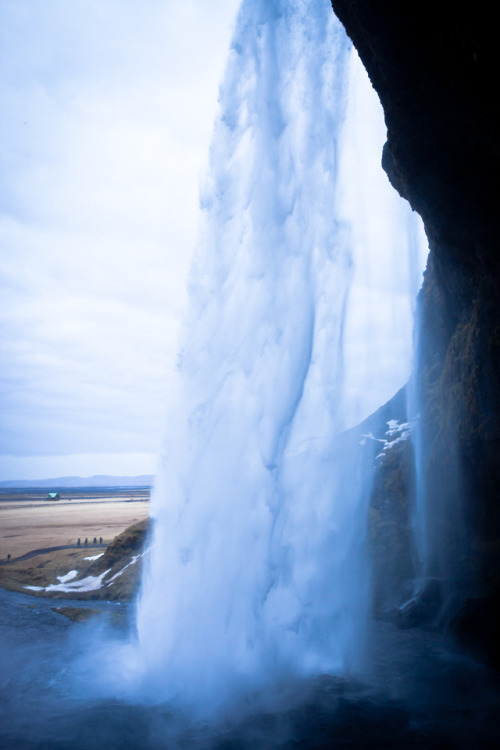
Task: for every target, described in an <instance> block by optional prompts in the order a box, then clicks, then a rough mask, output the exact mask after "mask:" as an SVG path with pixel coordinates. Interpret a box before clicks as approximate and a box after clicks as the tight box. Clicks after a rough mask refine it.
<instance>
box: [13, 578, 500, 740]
mask: <svg viewBox="0 0 500 750" xmlns="http://www.w3.org/2000/svg"><path fill="white" fill-rule="evenodd" d="M75 604H77V606H79V607H82V606H85V605H84V604H83V603H82V602H78V603H75ZM53 606H54V604H53V601H51V600H47V599H32V598H30V597H28V596H25V595H21V594H16V593H10V592H2V591H0V650H1V654H0V656H1V659H0V679H1V684H2V702H1V704H0V747H2V748H9V750H11V749H12V748H16V750H34V748H37V750H39V749H40V748H42V749H43V750H49V748H50V749H51V750H62V749H63V748H64V749H65V750H66V749H67V748H68V747H72V748H74V749H75V750H80V749H82V750H83V748H88V747H108V748H111V749H112V750H114V749H115V748H116V749H118V748H120V750H129V749H130V750H139V749H140V750H173V749H176V748H186V749H187V748H189V749H190V750H191V748H194V749H195V750H198V749H202V748H203V750H208V749H209V748H210V749H215V748H218V749H219V750H222V748H224V750H236V748H238V750H247V749H248V750H249V749H250V748H259V750H260V749H263V750H267V749H269V750H271V748H272V749H275V750H285V749H286V750H291V749H292V748H308V749H311V750H312V748H331V747H349V748H357V747H359V748H367V747H373V748H380V747H387V748H400V747H408V748H415V750H417V748H443V747H450V748H451V747H452V748H464V749H465V748H467V749H468V750H469V748H471V747H478V746H481V747H486V748H489V747H496V746H498V743H499V742H500V717H499V716H498V701H499V699H500V680H499V678H498V676H497V675H496V674H495V673H494V672H493V671H491V670H489V669H487V668H485V667H484V666H482V665H480V664H478V663H476V662H474V661H473V660H471V659H470V658H466V657H464V656H463V655H461V654H460V653H459V652H457V651H456V649H455V648H454V647H453V644H452V643H451V642H449V641H448V640H447V639H445V638H444V637H443V635H442V634H440V633H438V632H436V631H434V632H432V631H426V630H424V629H422V628H420V629H419V628H414V629H411V630H399V629H397V628H396V627H395V626H394V625H393V624H391V623H378V624H374V625H373V629H372V633H371V637H370V649H369V650H370V653H371V655H372V656H371V662H370V663H369V664H367V668H366V673H365V674H363V675H358V676H351V677H349V678H348V679H343V678H339V677H335V676H332V675H320V676H318V677H316V678H314V679H310V680H302V681H299V680H296V681H295V682H294V683H293V684H292V683H290V682H286V681H285V682H284V683H283V684H282V685H281V686H280V687H279V688H278V689H276V690H274V691H272V692H270V693H269V694H268V695H263V694H261V695H260V696H255V695H254V696H248V701H247V702H246V705H245V706H239V707H238V709H237V710H236V711H235V712H233V713H231V712H230V713H228V714H227V715H225V716H224V717H221V718H220V719H219V720H218V721H211V722H207V721H204V720H192V719H190V718H189V716H188V715H187V714H186V712H185V711H181V710H180V709H178V708H177V709H176V708H175V707H174V706H172V705H166V704H156V705H155V704H153V703H151V702H147V701H145V700H142V699H141V698H140V691H139V693H138V695H137V697H136V699H134V698H133V697H130V696H129V698H128V699H124V700H120V699H117V698H116V697H114V698H109V697H107V694H106V690H105V689H104V688H103V683H102V677H103V674H105V672H106V669H109V667H110V664H112V662H109V663H107V662H106V658H105V657H106V654H107V657H108V658H109V657H110V655H111V653H112V649H113V647H114V646H116V644H117V643H126V642H128V640H129V639H130V638H133V632H131V630H130V622H131V620H130V612H131V610H130V609H129V610H127V611H128V613H129V617H127V613H126V612H124V619H125V620H126V621H128V623H129V627H127V626H126V625H122V627H121V628H120V629H119V630H117V628H116V627H115V626H113V625H112V620H110V618H111V617H112V615H113V613H115V612H116V611H117V610H118V609H121V607H120V606H119V605H117V604H116V603H106V602H102V603H101V602H92V603H89V607H90V606H91V607H92V608H94V609H96V608H101V609H102V613H103V614H102V616H103V617H104V622H107V623H108V625H107V628H108V629H107V630H104V629H103V624H102V622H103V621H101V623H100V624H99V621H98V619H97V620H96V618H92V620H90V621H89V623H88V624H76V625H75V624H72V623H71V622H70V621H69V620H68V619H67V618H66V617H63V616H62V615H60V614H57V613H55V612H54V611H53V609H52V608H53ZM125 609H126V608H125ZM104 636H106V638H107V641H106V638H104ZM98 643H99V644H100V648H99V649H97V648H96V645H97V644H98ZM106 645H107V649H106V648H103V646H104V647H106Z"/></svg>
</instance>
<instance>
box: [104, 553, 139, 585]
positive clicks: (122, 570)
mask: <svg viewBox="0 0 500 750" xmlns="http://www.w3.org/2000/svg"><path fill="white" fill-rule="evenodd" d="M140 557H142V555H134V556H133V557H132V559H131V561H130V562H129V563H127V564H126V565H125V567H124V568H122V569H121V570H119V571H118V573H115V574H114V576H112V577H111V578H110V579H109V581H106V584H107V585H108V586H111V584H112V583H113V581H114V580H115V578H118V576H121V575H122V573H124V572H125V571H126V570H127V568H130V566H131V565H134V564H135V563H136V562H137V560H138V559H139V558H140Z"/></svg>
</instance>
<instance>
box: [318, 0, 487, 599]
mask: <svg viewBox="0 0 500 750" xmlns="http://www.w3.org/2000/svg"><path fill="white" fill-rule="evenodd" d="M332 6H333V9H334V12H335V13H336V15H337V16H338V18H339V19H340V21H341V22H342V23H343V25H344V26H345V29H346V31H347V34H348V35H349V37H350V38H351V39H352V41H353V43H354V45H355V47H356V48H357V50H358V53H359V55H360V57H361V60H362V61H363V64H364V65H365V67H366V69H367V72H368V75H369V77H370V80H371V82H372V84H373V86H374V88H375V90H376V91H377V93H378V95H379V98H380V101H381V103H382V106H383V109H384V114H385V121H386V125H387V142H386V144H385V146H384V150H383V154H382V166H383V167H384V169H385V171H386V172H387V174H388V177H389V179H390V181H391V183H392V185H393V186H394V187H395V189H396V190H398V192H399V193H400V194H401V195H402V196H403V197H404V198H406V199H407V200H408V201H409V202H410V204H411V206H412V208H413V209H414V210H415V211H418V213H419V214H420V215H421V217H422V219H423V222H424V226H425V229H426V233H427V237H428V240H429V247H430V254H429V261H428V267H427V270H426V273H425V276H424V283H423V287H422V290H421V292H420V295H419V300H418V307H419V321H420V323H419V325H420V330H419V337H418V366H417V370H416V372H415V373H414V376H415V378H416V382H417V388H418V390H419V396H420V401H421V426H422V435H423V445H424V451H423V473H422V474H423V476H422V481H423V485H424V489H425V493H426V495H427V507H428V515H429V519H430V522H429V543H430V547H431V572H432V573H434V574H436V575H440V576H443V577H448V578H453V577H454V578H460V579H461V580H462V581H464V582H466V585H467V587H468V590H469V593H470V594H472V595H475V596H478V595H486V596H489V597H493V598H495V597H496V600H497V602H500V283H499V282H500V252H499V247H498V245H499V240H498V220H497V212H498V205H499V200H498V198H499V195H498V193H499V178H498V175H499V166H500V164H499V162H500V107H499V106H498V97H497V87H498V72H499V66H498V62H497V54H496V44H495V42H496V40H495V38H494V37H495V35H496V28H495V23H494V18H493V10H492V7H493V6H492V5H491V4H490V3H486V2H482V1H479V2H476V3H474V4H462V5H459V4H456V3H452V2H449V1H446V2H444V1H443V0H434V1H433V2H430V1H429V0H422V1H421V2H419V3H409V2H408V3H404V2H401V0H332Z"/></svg>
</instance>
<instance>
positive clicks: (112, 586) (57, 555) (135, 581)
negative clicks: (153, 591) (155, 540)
mask: <svg viewBox="0 0 500 750" xmlns="http://www.w3.org/2000/svg"><path fill="white" fill-rule="evenodd" d="M148 528H149V520H148V519H143V520H142V521H139V522H138V523H136V524H133V525H132V526H131V527H129V528H127V529H126V530H125V531H124V532H122V533H121V534H119V535H118V536H117V537H116V538H115V539H114V541H113V542H112V544H110V545H109V546H108V547H104V546H102V547H99V546H96V547H95V546H92V547H89V548H87V549H82V548H79V549H75V548H71V549H56V550H51V551H47V552H44V553H42V554H35V555H33V556H29V557H27V559H26V558H25V559H22V560H12V561H9V562H3V563H2V564H1V565H0V587H2V588H5V589H8V590H10V591H22V592H24V593H29V594H32V595H33V596H44V597H51V598H54V599H72V600H74V599H79V600H84V601H88V600H109V601H130V600H131V599H133V598H134V596H135V594H136V592H137V590H138V587H139V582H140V576H141V561H142V558H141V557H138V556H140V555H141V554H142V552H143V550H144V546H145V543H146V540H147V533H148ZM101 553H102V556H101V557H99V558H98V559H97V560H89V559H85V558H89V557H94V556H96V555H99V554H101ZM135 558H138V559H136V560H135V562H132V561H133V560H134V559H135ZM72 570H77V571H78V575H77V576H75V578H74V579H73V580H75V581H78V580H82V579H84V578H86V577H88V576H94V577H97V576H99V575H101V574H102V573H104V572H105V571H109V572H108V573H107V574H106V576H104V577H103V586H102V588H99V589H97V590H94V591H71V592H69V593H65V592H61V591H57V590H56V591H45V590H42V591H31V590H29V589H26V588H25V587H26V586H39V587H43V588H44V589H45V587H47V586H50V585H53V584H58V583H59V581H58V576H66V575H67V574H68V573H69V572H70V571H72ZM116 574H118V576H117V577H116V578H115V579H114V580H113V581H112V582H110V579H111V578H113V576H116ZM61 614H66V615H67V616H70V615H69V613H68V612H65V611H63V612H61ZM88 616H89V615H88V614H87V613H78V612H73V613H72V616H71V619H79V618H82V617H88Z"/></svg>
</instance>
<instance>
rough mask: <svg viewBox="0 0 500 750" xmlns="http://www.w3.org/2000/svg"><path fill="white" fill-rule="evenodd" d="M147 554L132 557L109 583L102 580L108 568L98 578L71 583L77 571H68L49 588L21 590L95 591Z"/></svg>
mask: <svg viewBox="0 0 500 750" xmlns="http://www.w3.org/2000/svg"><path fill="white" fill-rule="evenodd" d="M148 552H149V549H147V550H144V552H143V553H142V554H141V555H134V556H133V557H132V559H131V560H130V562H129V563H127V564H126V565H125V566H124V567H123V568H122V569H121V570H119V571H118V573H115V574H114V575H113V576H112V577H111V578H110V579H109V581H105V580H104V578H105V577H106V576H107V575H108V573H109V572H110V571H111V568H108V570H105V571H104V573H101V574H100V575H98V576H87V577H86V578H82V579H81V580H80V581H73V578H75V577H76V576H77V575H78V571H77V570H70V571H69V573H66V575H64V576H57V580H58V581H59V583H51V584H50V586H23V588H25V589H28V590H29V591H48V592H52V591H61V592H62V593H64V594H70V593H71V592H72V591H97V590H98V589H101V588H103V586H104V585H106V586H111V585H112V584H113V582H114V580H115V579H116V578H118V577H119V576H121V575H123V573H124V572H125V571H126V570H127V568H129V567H130V566H131V565H135V563H136V562H137V560H139V558H141V557H144V555H146V554H147V553H148ZM102 555H104V552H102V553H101V554H100V555H95V556H94V557H84V558H83V559H84V560H91V561H93V560H97V559H98V558H99V557H102Z"/></svg>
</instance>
